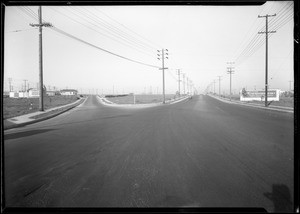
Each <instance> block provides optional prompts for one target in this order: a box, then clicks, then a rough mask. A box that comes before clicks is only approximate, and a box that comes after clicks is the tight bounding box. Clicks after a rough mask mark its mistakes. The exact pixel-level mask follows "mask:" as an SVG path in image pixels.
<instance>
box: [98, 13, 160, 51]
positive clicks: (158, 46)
mask: <svg viewBox="0 0 300 214" xmlns="http://www.w3.org/2000/svg"><path fill="white" fill-rule="evenodd" d="M97 11H98V12H100V13H102V14H103V15H105V16H106V17H108V18H109V19H111V20H112V21H114V22H115V23H117V24H119V25H120V26H122V27H124V28H125V29H127V30H128V31H130V32H132V33H134V34H135V35H137V36H138V37H140V38H142V39H144V40H145V41H147V42H148V43H149V44H151V46H152V44H155V43H153V42H151V41H150V40H149V39H147V38H145V37H143V36H141V35H139V34H138V33H136V32H134V31H133V30H131V29H130V28H128V27H126V26H125V25H123V24H121V23H120V22H118V21H116V20H115V19H113V18H111V17H110V16H108V15H107V14H106V13H104V12H103V11H99V10H97ZM152 48H154V49H161V48H162V46H161V45H158V44H155V45H154V46H152Z"/></svg>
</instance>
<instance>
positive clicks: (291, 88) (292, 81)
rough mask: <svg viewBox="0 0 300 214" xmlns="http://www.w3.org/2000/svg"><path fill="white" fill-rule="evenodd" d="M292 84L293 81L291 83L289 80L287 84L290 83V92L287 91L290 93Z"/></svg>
mask: <svg viewBox="0 0 300 214" xmlns="http://www.w3.org/2000/svg"><path fill="white" fill-rule="evenodd" d="M292 82H293V81H291V80H290V81H289V83H290V90H289V91H292V87H291V85H292Z"/></svg>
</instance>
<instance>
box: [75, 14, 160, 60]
mask: <svg viewBox="0 0 300 214" xmlns="http://www.w3.org/2000/svg"><path fill="white" fill-rule="evenodd" d="M69 11H70V12H72V13H73V14H74V12H73V11H72V10H70V9H69ZM75 11H76V12H77V13H80V14H82V15H83V16H82V18H83V19H85V20H87V22H88V23H90V24H91V25H93V26H94V27H96V28H99V29H102V30H104V31H106V32H108V33H110V34H111V36H114V37H115V38H118V39H120V40H123V41H124V42H125V43H127V44H129V45H131V46H132V47H133V46H134V48H135V49H143V52H144V53H145V54H147V53H146V52H145V50H144V49H145V47H141V46H139V47H138V44H137V42H132V41H130V40H128V39H126V38H124V37H123V36H121V35H120V33H116V31H115V30H112V29H111V27H110V26H107V25H105V26H103V23H99V22H98V21H96V20H95V19H94V18H91V15H90V14H89V13H86V12H82V11H78V9H76V10H75ZM75 15H76V14H75ZM77 16H78V15H77ZM89 20H91V21H93V22H95V23H97V24H94V23H92V22H90V21H89ZM100 25H102V27H100ZM102 35H103V34H102ZM153 52H154V51H153ZM153 52H152V53H153ZM147 55H148V54H147ZM149 56H152V55H149Z"/></svg>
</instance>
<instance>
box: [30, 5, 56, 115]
mask: <svg viewBox="0 0 300 214" xmlns="http://www.w3.org/2000/svg"><path fill="white" fill-rule="evenodd" d="M38 15H39V23H38V24H29V25H30V26H31V27H39V93H40V100H39V110H40V111H44V93H43V91H44V84H43V40H42V39H43V34H42V33H43V27H52V25H51V24H50V23H46V22H42V6H39V11H38Z"/></svg>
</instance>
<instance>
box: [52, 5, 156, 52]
mask: <svg viewBox="0 0 300 214" xmlns="http://www.w3.org/2000/svg"><path fill="white" fill-rule="evenodd" d="M49 8H50V9H52V10H53V11H55V12H57V13H60V14H61V15H64V16H66V17H68V18H69V19H71V20H73V21H74V22H76V23H78V24H81V25H82V26H84V27H86V28H89V29H91V30H93V31H95V32H97V33H99V34H100V35H102V36H104V37H107V38H109V39H111V40H114V41H116V42H118V43H120V44H122V45H125V46H127V47H130V48H133V49H135V50H136V51H138V52H140V53H142V54H145V55H148V56H151V55H150V54H148V53H147V52H144V51H142V50H140V49H137V48H136V47H134V46H130V45H128V44H125V43H123V42H120V41H119V40H117V39H115V38H112V37H111V36H109V35H107V34H104V33H102V32H100V31H98V30H97V29H95V28H93V27H90V26H89V25H86V24H83V23H82V22H79V21H78V20H76V19H74V18H72V17H70V16H68V15H66V14H64V13H61V12H59V11H57V10H54V9H53V8H51V7H49ZM151 57H152V56H151Z"/></svg>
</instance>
